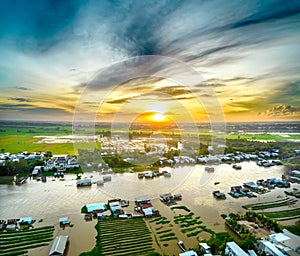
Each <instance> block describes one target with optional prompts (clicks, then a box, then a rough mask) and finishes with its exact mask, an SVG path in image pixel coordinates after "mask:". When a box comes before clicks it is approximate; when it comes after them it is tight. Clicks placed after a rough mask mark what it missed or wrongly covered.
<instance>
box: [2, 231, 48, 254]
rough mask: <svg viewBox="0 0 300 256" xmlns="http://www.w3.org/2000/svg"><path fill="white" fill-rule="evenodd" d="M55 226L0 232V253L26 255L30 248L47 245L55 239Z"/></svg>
mask: <svg viewBox="0 0 300 256" xmlns="http://www.w3.org/2000/svg"><path fill="white" fill-rule="evenodd" d="M53 232H54V227H53V226H46V227H41V228H32V229H27V230H20V231H10V232H0V255H1V256H8V255H24V254H28V250H29V249H32V248H36V247H41V246H47V245H48V244H49V242H50V241H52V240H53Z"/></svg>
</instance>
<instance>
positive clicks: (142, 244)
mask: <svg viewBox="0 0 300 256" xmlns="http://www.w3.org/2000/svg"><path fill="white" fill-rule="evenodd" d="M98 232H99V233H100V243H101V246H100V248H101V255H115V256H118V255H120V256H121V255H148V254H149V253H151V252H153V251H154V249H153V248H152V237H151V233H150V231H149V229H148V228H147V226H146V223H145V222H144V220H143V219H140V218H139V219H127V220H119V219H106V220H101V221H99V230H98Z"/></svg>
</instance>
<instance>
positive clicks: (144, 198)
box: [135, 196, 151, 205]
mask: <svg viewBox="0 0 300 256" xmlns="http://www.w3.org/2000/svg"><path fill="white" fill-rule="evenodd" d="M150 202H151V200H150V198H149V197H148V196H141V197H137V198H135V203H136V205H139V204H141V203H150Z"/></svg>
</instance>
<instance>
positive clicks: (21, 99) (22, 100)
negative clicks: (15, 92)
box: [8, 97, 31, 102]
mask: <svg viewBox="0 0 300 256" xmlns="http://www.w3.org/2000/svg"><path fill="white" fill-rule="evenodd" d="M8 99H9V100H14V101H18V102H31V100H30V99H25V98H13V97H11V98H8Z"/></svg>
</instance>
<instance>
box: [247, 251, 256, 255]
mask: <svg viewBox="0 0 300 256" xmlns="http://www.w3.org/2000/svg"><path fill="white" fill-rule="evenodd" d="M248 253H249V255H250V256H257V254H256V252H255V251H254V250H248Z"/></svg>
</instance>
